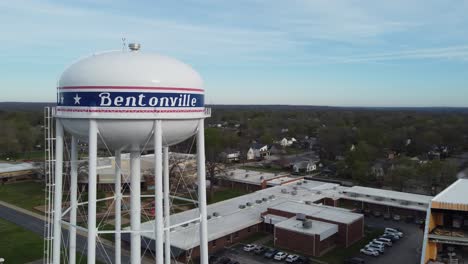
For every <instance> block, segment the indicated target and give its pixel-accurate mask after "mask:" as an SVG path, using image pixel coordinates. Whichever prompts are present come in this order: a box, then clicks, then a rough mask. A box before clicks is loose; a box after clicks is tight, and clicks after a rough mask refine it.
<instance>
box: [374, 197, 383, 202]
mask: <svg viewBox="0 0 468 264" xmlns="http://www.w3.org/2000/svg"><path fill="white" fill-rule="evenodd" d="M374 200H376V201H382V200H383V198H382V197H375V198H374Z"/></svg>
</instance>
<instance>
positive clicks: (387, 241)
mask: <svg viewBox="0 0 468 264" xmlns="http://www.w3.org/2000/svg"><path fill="white" fill-rule="evenodd" d="M376 240H377V241H380V242H383V243H384V244H385V246H389V247H391V246H392V245H393V243H392V240H391V239H388V238H385V237H379V238H377V239H376Z"/></svg>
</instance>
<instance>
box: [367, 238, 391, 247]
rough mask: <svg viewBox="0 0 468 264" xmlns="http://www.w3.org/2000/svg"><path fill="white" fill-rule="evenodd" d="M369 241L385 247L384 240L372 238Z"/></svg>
mask: <svg viewBox="0 0 468 264" xmlns="http://www.w3.org/2000/svg"><path fill="white" fill-rule="evenodd" d="M371 243H373V244H376V245H381V246H382V247H385V246H386V245H387V244H386V243H385V242H382V241H379V240H377V239H374V240H372V241H371Z"/></svg>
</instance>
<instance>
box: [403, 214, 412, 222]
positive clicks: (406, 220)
mask: <svg viewBox="0 0 468 264" xmlns="http://www.w3.org/2000/svg"><path fill="white" fill-rule="evenodd" d="M405 222H406V223H413V222H414V216H412V215H407V216H406V217H405Z"/></svg>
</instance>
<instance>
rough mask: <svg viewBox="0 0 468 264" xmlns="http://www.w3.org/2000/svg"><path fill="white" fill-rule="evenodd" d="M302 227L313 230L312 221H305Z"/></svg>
mask: <svg viewBox="0 0 468 264" xmlns="http://www.w3.org/2000/svg"><path fill="white" fill-rule="evenodd" d="M302 227H303V228H306V229H310V228H312V221H311V220H305V221H303V222H302Z"/></svg>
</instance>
